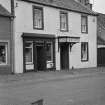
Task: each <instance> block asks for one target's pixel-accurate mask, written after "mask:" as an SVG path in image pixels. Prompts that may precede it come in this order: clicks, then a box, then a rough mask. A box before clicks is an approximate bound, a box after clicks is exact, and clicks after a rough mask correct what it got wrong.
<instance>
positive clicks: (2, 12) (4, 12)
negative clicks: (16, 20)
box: [0, 4, 11, 17]
mask: <svg viewBox="0 0 105 105" xmlns="http://www.w3.org/2000/svg"><path fill="white" fill-rule="evenodd" d="M0 15H1V16H7V17H11V13H9V12H8V10H6V9H5V8H4V7H3V6H2V5H1V4H0Z"/></svg>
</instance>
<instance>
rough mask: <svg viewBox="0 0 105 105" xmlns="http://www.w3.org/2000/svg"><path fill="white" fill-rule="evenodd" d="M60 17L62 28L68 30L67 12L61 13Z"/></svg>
mask: <svg viewBox="0 0 105 105" xmlns="http://www.w3.org/2000/svg"><path fill="white" fill-rule="evenodd" d="M60 18H61V19H60V24H61V30H67V14H66V13H61V14H60Z"/></svg>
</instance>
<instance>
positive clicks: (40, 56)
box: [36, 46, 46, 71]
mask: <svg viewBox="0 0 105 105" xmlns="http://www.w3.org/2000/svg"><path fill="white" fill-rule="evenodd" d="M36 49H37V70H39V71H45V70H46V49H45V47H44V46H37V47H36Z"/></svg>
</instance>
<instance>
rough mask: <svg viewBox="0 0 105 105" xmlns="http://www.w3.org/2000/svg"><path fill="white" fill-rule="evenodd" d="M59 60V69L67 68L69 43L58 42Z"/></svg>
mask: <svg viewBox="0 0 105 105" xmlns="http://www.w3.org/2000/svg"><path fill="white" fill-rule="evenodd" d="M60 60H61V69H62V70H68V69H69V44H68V43H62V44H60Z"/></svg>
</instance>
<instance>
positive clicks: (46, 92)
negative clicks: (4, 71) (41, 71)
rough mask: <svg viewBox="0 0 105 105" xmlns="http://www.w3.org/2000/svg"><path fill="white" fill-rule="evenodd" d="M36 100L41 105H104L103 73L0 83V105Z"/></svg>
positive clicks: (22, 103)
mask: <svg viewBox="0 0 105 105" xmlns="http://www.w3.org/2000/svg"><path fill="white" fill-rule="evenodd" d="M82 75H84V74H82ZM39 99H43V100H44V105H105V72H97V73H92V74H89V73H88V74H87V75H86V76H76V77H75V76H74V77H73V78H71V77H70V78H68V76H67V78H66V77H65V78H64V79H54V80H47V81H42V82H35V80H34V79H33V80H32V81H31V80H30V81H17V82H13V81H12V83H9V82H8V83H3V82H1V83H0V105H31V103H33V102H35V101H37V100H39Z"/></svg>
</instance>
